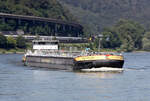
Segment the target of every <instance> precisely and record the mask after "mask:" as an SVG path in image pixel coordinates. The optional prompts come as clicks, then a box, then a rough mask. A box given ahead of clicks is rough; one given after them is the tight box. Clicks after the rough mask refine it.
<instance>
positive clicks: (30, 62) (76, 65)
mask: <svg viewBox="0 0 150 101" xmlns="http://www.w3.org/2000/svg"><path fill="white" fill-rule="evenodd" d="M24 64H25V65H27V66H32V67H41V68H42V67H43V68H50V69H61V70H80V69H91V68H101V67H109V68H123V64H124V59H123V56H118V55H92V56H80V57H76V58H73V57H52V56H26V57H25V59H24Z"/></svg>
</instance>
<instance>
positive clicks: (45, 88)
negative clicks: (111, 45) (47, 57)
mask: <svg viewBox="0 0 150 101" xmlns="http://www.w3.org/2000/svg"><path fill="white" fill-rule="evenodd" d="M124 56H125V65H124V71H123V72H97V73H84V72H68V71H54V70H48V69H40V68H32V67H24V66H23V65H22V63H21V58H22V55H19V54H10V55H0V101H150V53H125V54H124Z"/></svg>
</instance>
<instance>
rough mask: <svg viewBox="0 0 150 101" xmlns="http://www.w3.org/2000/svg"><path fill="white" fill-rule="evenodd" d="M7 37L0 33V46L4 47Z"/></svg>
mask: <svg viewBox="0 0 150 101" xmlns="http://www.w3.org/2000/svg"><path fill="white" fill-rule="evenodd" d="M6 46H7V38H6V37H5V36H4V35H1V34H0V48H6Z"/></svg>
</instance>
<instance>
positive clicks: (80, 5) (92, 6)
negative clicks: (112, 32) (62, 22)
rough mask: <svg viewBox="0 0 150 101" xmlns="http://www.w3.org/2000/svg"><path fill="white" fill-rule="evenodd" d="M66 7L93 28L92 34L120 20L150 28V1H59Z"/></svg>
mask: <svg viewBox="0 0 150 101" xmlns="http://www.w3.org/2000/svg"><path fill="white" fill-rule="evenodd" d="M59 1H60V2H61V3H62V4H63V5H64V6H66V7H68V8H69V9H70V10H71V12H72V13H73V14H74V15H76V17H78V18H79V19H80V21H82V23H83V24H85V25H87V24H88V27H89V28H92V31H91V33H99V32H101V30H102V29H103V28H104V27H108V26H111V25H112V24H114V23H116V22H117V21H118V20H119V19H120V18H124V19H130V20H134V21H137V22H139V23H142V24H144V25H145V27H146V28H149V26H150V13H149V11H150V6H149V5H150V0H59Z"/></svg>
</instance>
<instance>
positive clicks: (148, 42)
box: [142, 32, 150, 51]
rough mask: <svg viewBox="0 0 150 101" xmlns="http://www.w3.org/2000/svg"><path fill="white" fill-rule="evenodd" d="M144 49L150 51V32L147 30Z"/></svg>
mask: <svg viewBox="0 0 150 101" xmlns="http://www.w3.org/2000/svg"><path fill="white" fill-rule="evenodd" d="M142 41H143V49H144V50H147V51H150V32H146V33H145V35H144V37H143V40H142Z"/></svg>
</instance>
